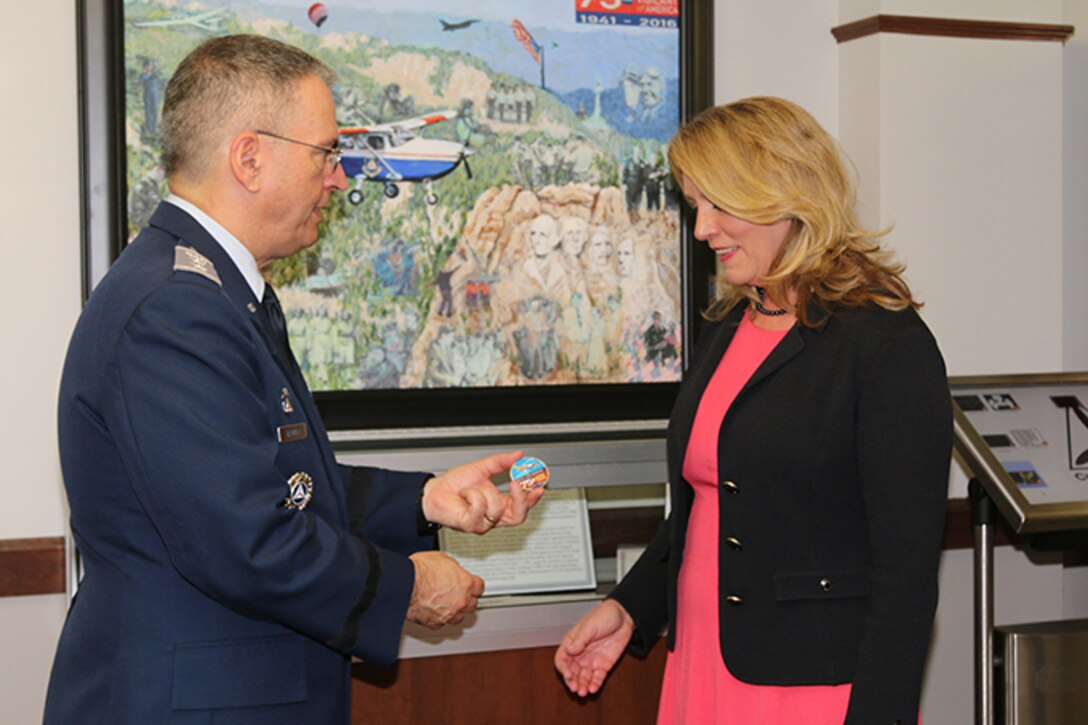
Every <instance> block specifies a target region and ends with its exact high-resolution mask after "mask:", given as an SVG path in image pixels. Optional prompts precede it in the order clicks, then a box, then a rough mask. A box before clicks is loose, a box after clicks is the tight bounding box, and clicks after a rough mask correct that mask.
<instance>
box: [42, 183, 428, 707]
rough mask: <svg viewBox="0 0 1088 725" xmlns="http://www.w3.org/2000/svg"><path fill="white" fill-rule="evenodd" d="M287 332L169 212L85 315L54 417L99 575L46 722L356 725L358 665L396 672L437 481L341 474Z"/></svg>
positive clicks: (63, 656)
mask: <svg viewBox="0 0 1088 725" xmlns="http://www.w3.org/2000/svg"><path fill="white" fill-rule="evenodd" d="M202 260H203V261H202ZM270 334H271V331H270V329H269V328H268V326H267V322H266V320H265V318H264V316H263V312H262V311H261V308H260V305H259V302H258V300H256V299H254V296H253V293H252V291H251V289H250V287H249V286H248V285H247V284H246V282H245V280H244V278H243V277H242V275H241V273H240V272H239V271H238V270H237V268H236V267H235V266H234V264H233V262H232V261H231V260H230V258H229V257H228V256H227V254H226V253H225V252H224V251H223V249H222V248H221V247H220V246H219V245H218V244H217V243H216V242H215V241H214V240H213V239H212V238H211V237H210V236H209V235H208V234H207V232H206V231H205V230H204V229H203V228H202V227H201V226H200V225H199V224H197V222H196V221H195V220H194V219H193V218H192V217H191V216H189V215H188V214H187V213H186V212H184V211H182V210H181V209H178V208H177V207H174V206H172V205H170V204H162V205H161V206H160V207H159V209H158V210H157V211H156V212H155V214H154V216H153V217H152V219H151V222H150V226H149V227H148V228H147V229H146V230H144V232H143V233H142V234H140V236H139V237H138V238H137V239H136V241H135V242H133V243H132V244H131V245H130V246H129V247H128V248H127V249H126V250H125V251H124V253H123V254H122V255H121V256H120V258H119V259H118V261H117V263H116V264H114V265H113V267H112V269H111V270H110V272H109V273H108V274H107V275H106V277H105V278H104V279H103V281H102V282H101V284H100V285H99V287H98V288H97V289H96V290H95V292H94V294H93V295H92V296H91V298H90V300H89V301H88V303H87V306H86V308H85V310H84V312H83V315H82V316H81V318H80V320H79V323H78V324H77V326H76V329H75V332H74V335H73V337H72V341H71V345H70V347H69V351H68V357H67V360H66V362H65V366H64V373H63V379H62V382H61V390H60V404H59V427H60V449H61V463H62V467H63V473H64V479H65V486H66V488H67V492H68V500H69V504H70V507H71V525H72V531H73V534H74V536H75V540H76V543H77V545H78V547H79V550H80V552H81V554H82V557H83V564H84V571H85V575H84V578H83V581H82V583H81V585H80V587H79V591H78V595H77V596H76V598H75V600H74V602H73V603H72V606H71V609H70V611H69V614H68V619H67V621H66V623H65V626H64V630H63V633H62V635H61V639H60V644H59V648H58V651H57V656H56V661H55V663H54V667H53V674H52V678H51V681H50V685H49V692H48V696H47V702H46V711H45V722H46V723H65V724H68V723H77V722H78V723H110V724H111V725H116V724H118V723H141V724H143V723H210V722H216V723H250V722H252V723H258V722H259V723H262V724H264V725H267V724H269V723H290V724H291V725H298V724H300V723H322V724H325V723H337V722H347V721H348V718H349V709H348V695H349V684H350V655H357V656H358V657H361V658H362V659H364V660H367V661H369V662H372V663H377V664H383V665H384V664H389V663H391V662H392V661H393V660H394V659H395V658H396V654H397V647H398V643H399V639H400V634H401V629H402V626H403V622H404V616H405V612H406V610H407V606H408V601H409V598H410V595H411V592H412V588H413V584H414V570H413V567H412V564H411V562H410V561H409V559H408V558H407V554H409V553H411V552H413V551H418V550H422V549H428V548H433V546H434V540H433V537H429V536H420V535H419V532H418V526H417V519H416V515H417V510H416V496H417V495H418V492H419V489H420V486H421V485H422V484H423V482H424V480H425V479H426V474H423V473H397V472H392V471H386V470H379V469H368V468H359V467H355V468H349V467H346V466H342V465H339V464H338V463H337V462H336V460H335V459H334V457H333V452H332V450H331V448H330V445H329V442H328V439H327V436H326V433H325V430H324V427H323V425H322V423H321V420H320V418H319V416H318V413H317V410H316V409H315V407H314V404H313V401H312V400H311V397H310V394H309V392H308V390H307V388H306V384H305V382H304V381H303V380H302V377H301V374H300V373H299V370H298V368H297V366H296V365H295V364H294V362H293V361H290V362H286V363H285V362H282V361H280V360H279V358H278V356H277V355H276V354H275V353H274V352H273V346H272V345H271V344H270V342H269V340H270V337H269V335H270ZM307 480H309V481H312V488H310V490H309V501H308V503H306V504H305V506H304V507H301V508H300V507H299V506H297V505H293V506H288V505H286V504H285V500H286V499H287V498H288V496H289V487H288V481H294V483H295V484H296V491H295V493H296V494H297V495H298V498H297V503H299V504H301V503H303V502H304V501H305V499H306V494H307V489H308V488H309V487H308V486H307V485H306V482H307ZM297 484H302V485H301V487H299V486H298V485H297Z"/></svg>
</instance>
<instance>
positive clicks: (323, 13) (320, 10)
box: [307, 3, 329, 28]
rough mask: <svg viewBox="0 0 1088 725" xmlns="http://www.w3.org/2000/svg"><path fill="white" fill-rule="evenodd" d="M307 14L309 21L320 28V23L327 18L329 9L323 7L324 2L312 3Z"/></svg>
mask: <svg viewBox="0 0 1088 725" xmlns="http://www.w3.org/2000/svg"><path fill="white" fill-rule="evenodd" d="M307 15H309V16H310V22H312V23H313V24H314V25H316V26H317V27H319V28H320V27H321V24H322V23H323V22H325V21H326V20H328V18H329V11H328V10H327V9H326V8H325V3H314V4H313V5H311V6H310V11H309V12H308V13H307Z"/></svg>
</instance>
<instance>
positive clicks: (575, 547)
mask: <svg viewBox="0 0 1088 725" xmlns="http://www.w3.org/2000/svg"><path fill="white" fill-rule="evenodd" d="M438 534H439V544H440V545H441V548H442V551H444V552H446V553H447V554H449V555H450V556H452V557H453V558H454V559H457V561H459V562H460V563H461V566H463V567H464V568H465V569H467V570H468V571H470V572H472V573H473V574H476V575H477V576H479V577H481V578H483V580H484V582H485V583H486V590H485V591H484V596H495V595H500V594H529V593H537V592H555V591H567V590H577V589H596V587H597V575H596V572H595V571H594V568H593V542H592V538H591V537H590V530H589V512H588V510H587V507H586V497H585V491H584V490H583V489H580V488H566V489H549V491H548V493H546V494H545V495H544V498H543V499H541V500H540V503H538V504H537V505H536V507H535V508H533V510H532V512H530V514H529V519H528V520H527V521H526V522H525V523H524V524H522V525H521V526H517V527H514V528H503V529H494V530H492V531H490V532H489V533H487V534H486V535H484V536H478V535H476V534H465V533H461V532H459V531H450V530H449V529H442V530H441V531H439V532H438Z"/></svg>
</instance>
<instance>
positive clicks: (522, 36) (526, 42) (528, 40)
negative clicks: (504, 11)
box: [510, 18, 540, 63]
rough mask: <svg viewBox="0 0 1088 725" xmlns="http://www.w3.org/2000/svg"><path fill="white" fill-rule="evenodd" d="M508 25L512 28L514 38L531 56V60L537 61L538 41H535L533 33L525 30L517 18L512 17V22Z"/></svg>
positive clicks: (538, 53) (538, 55) (538, 57)
mask: <svg viewBox="0 0 1088 725" xmlns="http://www.w3.org/2000/svg"><path fill="white" fill-rule="evenodd" d="M510 27H511V28H513V29H514V39H515V40H517V41H518V42H519V43H521V44H522V45H523V46H525V52H527V53H528V54H529V55H531V56H533V60H535V61H536V62H537V63H539V62H540V43H538V42H536V39H534V38H533V34H532V33H530V32H529V31H528V30H526V29H525V26H524V25H522V23H521V21H520V20H518V19H517V18H514V22H512V23H510Z"/></svg>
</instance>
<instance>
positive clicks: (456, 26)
mask: <svg viewBox="0 0 1088 725" xmlns="http://www.w3.org/2000/svg"><path fill="white" fill-rule="evenodd" d="M438 22H440V23H442V32H444V33H449V32H452V31H454V30H464V29H465V28H467V27H468V26H470V25H472V24H473V23H478V22H480V21H479V20H462V21H461V22H459V23H450V22H447V21H445V20H442V19H441V18H439V19H438Z"/></svg>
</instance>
